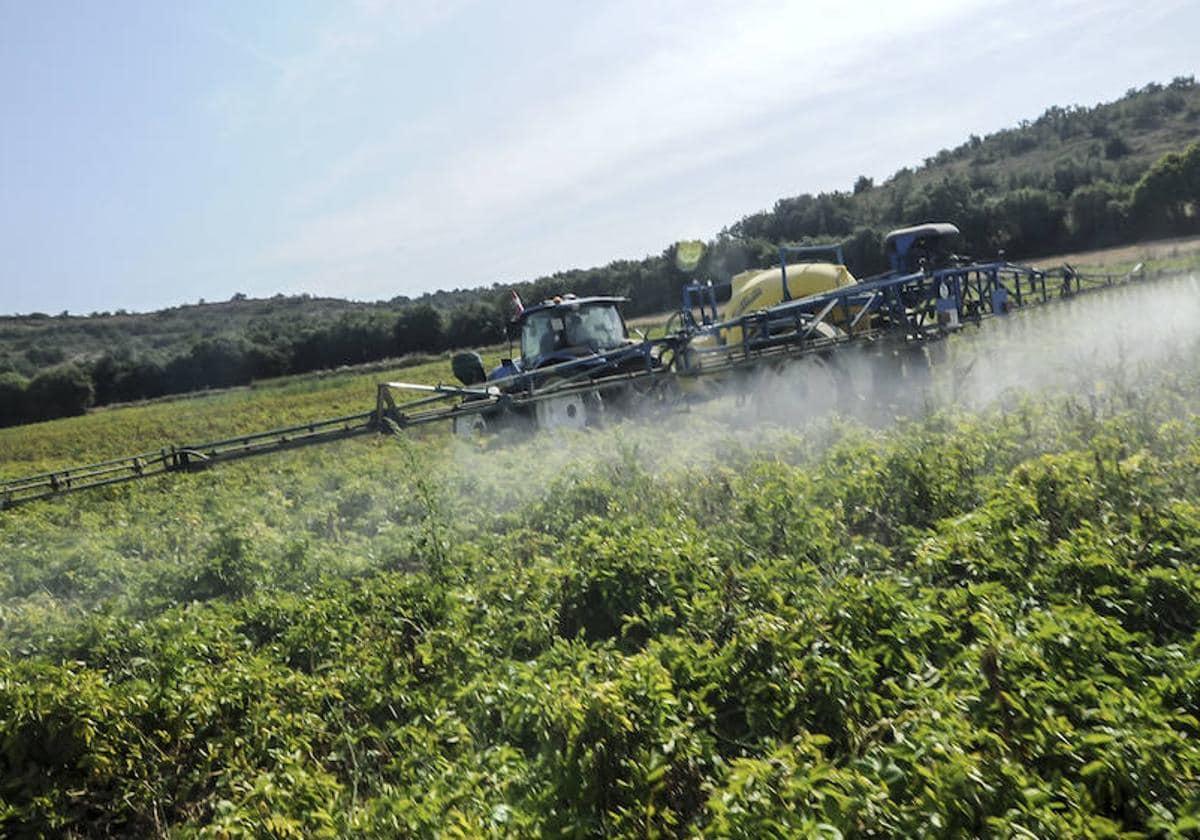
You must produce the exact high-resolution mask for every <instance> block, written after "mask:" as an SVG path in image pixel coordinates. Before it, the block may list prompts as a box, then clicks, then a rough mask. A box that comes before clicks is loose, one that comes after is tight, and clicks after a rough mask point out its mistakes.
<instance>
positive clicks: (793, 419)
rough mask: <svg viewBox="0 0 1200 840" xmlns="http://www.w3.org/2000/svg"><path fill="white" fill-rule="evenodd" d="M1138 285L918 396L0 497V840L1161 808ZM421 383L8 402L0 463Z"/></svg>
mask: <svg viewBox="0 0 1200 840" xmlns="http://www.w3.org/2000/svg"><path fill="white" fill-rule="evenodd" d="M1165 282H1166V285H1164V286H1162V287H1160V288H1159V289H1158V291H1153V290H1152V289H1151V288H1149V287H1147V288H1145V289H1138V290H1129V291H1118V292H1113V293H1110V294H1109V295H1101V296H1097V297H1096V298H1093V299H1090V300H1080V301H1077V302H1074V303H1071V304H1069V305H1064V306H1061V307H1048V308H1047V310H1046V311H1045V312H1038V313H1028V314H1023V315H1021V316H1020V317H1019V318H1014V319H1013V320H1012V322H1011V323H1006V324H989V325H987V326H985V327H984V328H983V329H980V330H978V331H976V330H970V331H967V332H966V333H964V334H962V335H959V336H955V337H954V339H953V340H951V341H950V342H949V345H950V346H949V347H948V348H947V353H946V355H945V359H944V360H943V363H942V364H941V365H940V366H939V367H936V368H935V369H934V373H933V378H932V387H931V388H930V389H929V390H928V391H925V392H923V393H921V394H920V395H919V397H918V398H909V399H907V400H905V399H900V398H899V397H898V396H897V394H898V393H900V392H901V391H902V389H900V390H898V391H897V392H895V393H891V394H887V395H885V394H882V393H876V394H873V395H872V394H866V395H864V397H863V400H862V405H861V406H859V408H858V409H857V410H854V409H850V410H847V411H844V412H842V413H835V414H823V413H821V412H809V411H806V410H804V406H803V405H801V404H798V405H796V406H792V407H787V406H785V408H784V411H783V413H782V414H774V415H772V414H769V413H767V412H766V411H765V410H764V409H763V408H762V406H758V405H755V404H754V401H753V400H752V401H751V402H750V403H749V404H747V405H743V406H738V405H736V404H734V402H733V401H732V400H725V401H723V400H718V401H716V402H714V403H711V404H708V405H702V406H698V407H697V408H695V410H693V411H691V412H687V413H682V414H679V415H676V416H672V417H665V418H664V417H657V418H652V419H650V420H647V421H645V422H640V423H632V422H631V423H625V424H616V425H614V426H612V427H610V428H607V429H603V430H597V431H594V432H590V433H587V434H583V433H573V434H565V435H545V436H540V437H534V438H530V439H526V440H522V441H517V442H514V443H511V444H509V445H498V444H497V443H490V444H489V443H485V444H481V445H468V444H465V443H462V442H458V441H454V440H452V439H450V437H449V435H448V434H446V433H445V430H431V431H430V432H428V433H426V434H423V435H421V436H420V437H411V436H409V437H392V438H384V437H380V438H374V439H358V440H351V441H345V442H342V443H338V444H333V445H329V446H324V447H314V448H310V449H306V450H295V451H290V452H286V453H282V454H278V455H274V456H269V457H263V458H258V459H250V460H247V461H242V462H237V463H231V464H228V465H224V466H222V467H220V468H218V469H213V470H210V471H206V472H203V473H198V474H194V475H177V476H166V477H162V478H158V479H153V480H149V481H146V482H143V483H136V484H129V485H122V486H120V487H115V488H108V489H105V490H101V491H96V492H90V493H81V494H78V495H75V496H69V497H65V498H63V499H59V500H55V501H52V502H48V503H37V504H32V505H29V506H26V507H21V508H17V509H14V510H11V511H7V512H4V513H0V834H3V835H5V836H18V837H19V836H80V837H82V836H107V835H110V834H121V835H131V836H182V837H187V836H194V835H206V836H216V837H232V836H256V837H257V836H271V837H312V836H346V835H367V836H380V837H397V836H433V835H442V836H461V837H481V836H495V837H507V836H541V835H568V836H610V835H611V836H713V837H745V838H759V837H785V836H822V837H838V836H845V837H869V836H888V837H913V836H927V835H930V834H934V835H942V836H981V835H982V836H1004V837H1030V836H1036V837H1086V836H1122V835H1124V836H1163V837H1174V836H1180V837H1181V836H1191V835H1194V834H1195V833H1196V832H1197V831H1200V570H1198V569H1197V565H1196V564H1197V558H1198V557H1200V434H1198V432H1200V343H1198V340H1197V339H1198V335H1197V331H1196V327H1195V325H1196V323H1198V322H1197V320H1196V314H1197V311H1196V310H1197V284H1196V281H1195V280H1194V279H1188V278H1185V279H1182V280H1178V281H1165ZM447 368H448V365H447V364H446V362H445V361H444V360H443V361H437V362H431V363H429V364H428V365H425V366H421V367H411V368H407V369H404V370H397V371H381V372H374V373H353V374H346V375H335V376H329V377H324V378H307V379H300V380H294V381H288V382H280V383H275V384H271V385H268V386H265V387H259V388H255V389H248V390H235V391H229V392H225V393H221V394H213V395H209V396H204V397H198V398H195V399H187V400H174V401H165V402H157V403H152V404H148V405H144V406H132V407H124V408H116V409H111V410H104V411H97V412H93V413H91V414H89V415H87V416H84V417H79V418H73V419H68V420H59V421H53V422H49V423H41V424H34V425H29V426H23V427H19V428H13V429H6V430H3V431H0V471H3V473H4V475H6V476H10V477H11V476H13V475H18V474H21V473H25V472H29V471H32V470H35V469H39V468H42V467H46V466H56V465H62V464H66V463H73V462H78V461H81V460H89V459H93V458H101V457H105V456H109V455H116V454H124V453H127V452H135V451H142V450H144V449H148V448H154V447H155V446H157V445H160V444H162V443H166V442H170V441H178V440H190V439H197V438H206V437H219V436H221V435H224V434H226V433H229V432H241V431H251V430H254V429H258V428H262V427H264V426H271V425H276V424H284V423H288V422H292V421H294V420H303V419H310V418H316V417H321V416H326V415H330V414H337V413H341V412H350V411H356V410H365V408H367V407H369V406H370V405H371V403H372V401H373V399H374V383H375V382H376V381H378V380H380V379H387V378H404V379H409V380H416V381H426V382H430V381H437V380H439V379H445V380H448V379H449V378H450V377H449V373H448V369H447ZM777 407H778V406H776V408H777Z"/></svg>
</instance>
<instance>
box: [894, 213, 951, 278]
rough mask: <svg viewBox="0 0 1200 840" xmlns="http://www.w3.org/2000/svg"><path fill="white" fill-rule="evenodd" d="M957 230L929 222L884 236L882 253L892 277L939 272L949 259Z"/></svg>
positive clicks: (944, 224)
mask: <svg viewBox="0 0 1200 840" xmlns="http://www.w3.org/2000/svg"><path fill="white" fill-rule="evenodd" d="M957 236H958V228H957V227H955V226H954V225H952V224H950V223H949V222H931V223H929V224H924V225H914V226H912V227H906V228H900V229H899V230H894V231H892V232H891V233H889V234H888V235H887V237H886V238H885V239H884V241H883V250H884V253H885V254H886V255H887V260H888V267H889V268H890V269H891V270H892V272H893V273H895V274H915V273H916V272H918V271H923V270H925V269H927V268H928V269H932V268H941V267H943V266H944V265H945V264H946V263H947V261H948V260H949V258H950V255H951V243H952V242H953V241H954V239H955V238H956V237H957Z"/></svg>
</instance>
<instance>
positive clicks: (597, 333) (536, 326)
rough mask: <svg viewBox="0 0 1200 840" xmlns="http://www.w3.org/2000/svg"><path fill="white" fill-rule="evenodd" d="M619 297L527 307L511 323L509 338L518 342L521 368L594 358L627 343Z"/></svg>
mask: <svg viewBox="0 0 1200 840" xmlns="http://www.w3.org/2000/svg"><path fill="white" fill-rule="evenodd" d="M625 300H626V298H623V297H584V298H577V297H575V296H574V295H563V296H562V297H556V298H554V299H553V300H548V301H543V302H542V303H540V304H538V305H537V306H531V307H529V308H528V309H526V310H524V311H523V312H522V313H521V314H520V315H518V316H517V317H516V318H515V319H514V320H513V322H512V325H511V326H512V329H511V330H510V337H511V338H514V339H516V338H519V340H520V342H521V347H520V350H521V356H520V358H521V368H522V369H523V370H533V369H536V368H541V367H546V366H547V365H553V364H558V363H560V362H567V361H571V360H573V359H580V358H584V357H586V356H594V355H599V354H602V353H605V352H607V351H609V350H615V349H617V348H618V347H624V346H626V345H627V344H629V343H630V339H629V331H628V330H627V329H626V327H625V319H624V318H622V317H621V311H620V310H619V309H618V308H617V307H618V304H620V303H624V302H625Z"/></svg>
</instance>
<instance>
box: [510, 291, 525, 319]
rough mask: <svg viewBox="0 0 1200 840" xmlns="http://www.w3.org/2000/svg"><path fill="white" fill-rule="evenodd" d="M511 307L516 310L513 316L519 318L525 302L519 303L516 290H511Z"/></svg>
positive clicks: (519, 299)
mask: <svg viewBox="0 0 1200 840" xmlns="http://www.w3.org/2000/svg"><path fill="white" fill-rule="evenodd" d="M512 300H513V309H515V310H517V311H516V314H515V315H513V317H514V318H520V317H521V313H523V312H524V311H525V304H523V303H521V296H520V295H519V294H517V290H516V289H513V290H512Z"/></svg>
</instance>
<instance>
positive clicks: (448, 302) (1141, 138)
mask: <svg viewBox="0 0 1200 840" xmlns="http://www.w3.org/2000/svg"><path fill="white" fill-rule="evenodd" d="M1170 131H1174V132H1175V133H1176V134H1182V135H1183V136H1190V137H1195V136H1196V133H1197V132H1198V131H1200V87H1198V86H1197V84H1196V82H1195V80H1194V79H1192V78H1190V77H1186V78H1178V79H1175V80H1174V81H1173V82H1171V83H1170V84H1169V85H1166V86H1163V85H1157V84H1152V85H1147V86H1146V87H1145V88H1142V89H1140V90H1133V91H1130V92H1129V93H1128V94H1127V95H1126V97H1125V98H1123V99H1122V100H1119V101H1118V102H1115V103H1109V104H1107V105H1100V106H1096V107H1095V108H1066V109H1065V108H1051V109H1049V110H1048V111H1046V113H1044V114H1043V115H1042V116H1041V117H1040V118H1038V119H1037V120H1035V121H1033V122H1026V123H1022V124H1021V125H1020V126H1018V127H1016V128H1013V129H1006V130H1004V131H1000V132H997V133H996V134H993V135H989V136H988V137H986V138H979V137H971V138H970V139H969V140H968V141H967V142H966V143H964V144H962V145H961V146H959V147H957V148H955V149H952V150H943V151H941V152H939V153H938V154H937V155H935V156H933V157H931V158H927V159H926V161H925V165H924V167H921V168H918V169H916V170H913V169H902V170H900V171H899V172H897V173H896V174H895V175H893V176H892V177H891V178H889V179H888V180H887V181H886V182H884V183H882V184H879V185H876V184H875V183H874V182H873V181H872V179H870V178H868V177H866V176H863V177H860V178H859V179H858V180H857V181H856V182H855V184H854V185H853V188H852V189H851V190H848V191H834V192H828V193H820V194H817V195H811V194H807V193H806V194H802V195H798V196H794V197H790V198H783V199H780V200H779V201H777V202H776V203H775V205H774V207H772V208H771V209H770V210H767V211H763V212H760V213H754V214H751V215H748V216H745V217H744V218H742V219H740V220H739V221H737V222H735V223H734V224H732V225H730V226H728V227H727V228H725V229H723V230H722V231H721V232H720V233H718V234H717V236H715V237H714V238H713V239H712V240H711V241H709V242H708V243H707V245H708V247H707V248H706V250H705V254H704V258H703V260H702V262H701V264H700V266H699V267H698V268H697V269H696V272H695V274H696V276H697V277H698V278H700V279H711V280H713V281H715V282H721V281H725V280H728V279H729V278H730V277H731V276H733V275H734V274H737V273H738V272H741V271H744V270H746V269H748V268H754V267H766V266H769V265H771V264H773V263H774V262H775V261H776V260H777V258H778V257H777V253H778V246H779V244H781V243H798V244H811V243H814V242H840V243H841V244H842V245H843V250H844V254H845V259H846V264H847V265H848V267H849V268H850V270H851V271H852V272H853V273H854V274H855V275H856V276H858V277H865V276H870V275H872V274H876V273H879V272H881V271H883V270H884V269H885V267H886V266H885V263H884V257H883V248H882V243H883V238H884V236H885V235H886V232H887V231H888V230H889V229H891V228H894V227H898V226H901V225H906V224H915V223H920V222H924V221H951V222H954V223H956V224H957V225H958V227H959V228H960V230H961V231H962V237H961V241H960V242H959V248H960V252H961V253H963V254H966V255H970V256H973V257H977V258H988V257H995V256H998V255H1000V254H1004V255H1006V256H1007V257H1008V258H1009V259H1028V258H1033V257H1039V256H1046V255H1048V254H1053V253H1062V252H1065V251H1070V250H1078V249H1088V248H1097V247H1105V246H1111V245H1119V244H1126V243H1130V242H1135V241H1138V240H1141V239H1146V238H1157V237H1166V236H1184V235H1192V234H1198V233H1200V143H1192V144H1191V145H1189V146H1187V147H1186V148H1184V149H1182V150H1172V151H1167V152H1166V153H1165V154H1161V155H1159V156H1157V158H1156V159H1155V158H1153V157H1151V158H1146V152H1147V150H1146V148H1142V147H1144V146H1146V145H1147V144H1149V143H1150V140H1149V139H1147V138H1151V137H1156V136H1161V135H1162V134H1164V133H1169V132H1170ZM1153 148H1157V147H1153ZM1033 151H1038V152H1040V153H1042V154H1041V155H1040V157H1039V159H1038V161H1033V160H1032V159H1030V158H1029V157H1028V153H1030V152H1033ZM1139 155H1140V157H1139ZM1141 158H1146V162H1145V163H1139V162H1138V161H1139V160H1140V159H1141ZM1039 161H1040V162H1039ZM684 280H685V278H684V277H683V276H682V275H681V274H680V273H679V271H678V270H677V269H676V268H675V266H674V253H673V246H671V247H668V248H666V249H665V250H664V251H663V252H662V253H661V254H656V255H651V256H648V257H645V258H643V259H640V260H617V261H614V262H611V263H609V264H608V265H605V266H599V267H594V268H589V269H577V270H571V271H564V272H559V273H556V274H553V275H550V276H547V277H542V278H539V279H537V280H534V281H529V282H521V283H515V284H499V283H496V284H493V285H492V286H490V287H482V288H477V289H459V290H455V291H452V292H451V291H438V292H432V293H429V294H426V295H423V296H421V297H420V298H417V299H415V300H408V299H405V298H400V299H396V300H395V301H393V304H395V306H392V307H389V308H387V309H383V310H380V309H372V310H368V311H355V312H343V313H341V314H338V315H336V316H334V317H327V318H325V319H323V320H321V321H318V322H316V323H313V321H312V320H311V319H305V318H301V317H297V316H295V315H290V316H288V317H279V318H270V317H267V318H262V319H257V320H256V321H255V322H254V323H253V324H252V325H251V326H250V327H248V328H246V329H243V330H240V331H237V332H227V333H218V334H215V335H205V336H202V337H200V338H197V339H196V340H194V341H193V342H191V343H190V345H189V346H186V347H185V348H183V349H177V350H175V351H174V352H172V353H170V354H160V353H154V352H146V351H144V350H139V351H135V350H131V349H128V348H125V347H117V348H115V349H112V350H109V351H107V352H104V353H102V354H100V355H99V356H97V357H95V358H92V359H89V360H86V361H82V362H67V363H63V364H57V365H54V366H53V367H46V368H42V369H40V370H38V371H37V372H36V373H35V374H34V375H33V376H32V377H26V376H23V375H22V374H21V373H20V372H17V371H14V370H9V371H7V372H4V371H3V369H2V366H0V425H12V424H16V423H23V422H30V421H34V420H43V419H50V418H53V417H61V416H67V415H72V414H80V413H82V412H84V411H86V410H87V408H88V407H90V406H92V405H104V404H109V403H114V402H126V401H132V400H141V399H147V398H153V397H159V396H164V395H168V394H178V393H185V392H189V391H196V390H202V389H205V388H220V387H229V386H234V385H244V384H247V383H249V382H251V381H253V380H256V379H265V378H270V377H275V376H283V375H288V374H297V373H306V372H309V371H314V370H322V369H328V368H335V367H339V366H343V365H353V364H361V363H364V362H372V361H378V360H382V359H387V358H392V357H397V356H403V355H408V354H415V353H441V352H445V351H447V350H454V349H458V348H465V347H481V346H488V345H494V344H497V343H500V342H501V341H503V340H504V335H505V333H504V324H505V321H506V320H507V318H508V317H509V316H510V315H511V302H510V294H511V291H512V290H514V289H515V290H516V291H517V292H518V293H519V294H520V295H521V296H522V298H524V299H525V300H526V301H540V300H543V299H545V298H549V297H552V296H553V295H555V294H560V293H563V292H568V291H570V292H574V293H576V294H579V295H592V294H615V295H624V296H627V297H629V298H630V302H629V304H628V305H627V306H626V314H627V315H628V316H638V315H645V314H651V313H660V312H664V311H667V310H670V309H672V308H673V307H675V306H677V305H678V303H679V294H680V288H681V286H682V284H683V282H684ZM54 349H55V348H46V353H43V356H44V357H45V359H46V360H47V361H50V360H57V359H60V358H63V357H64V354H62V353H61V352H58V353H54V352H50V351H53V350H54ZM39 352H40V351H39ZM39 358H41V357H39Z"/></svg>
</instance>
